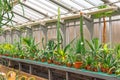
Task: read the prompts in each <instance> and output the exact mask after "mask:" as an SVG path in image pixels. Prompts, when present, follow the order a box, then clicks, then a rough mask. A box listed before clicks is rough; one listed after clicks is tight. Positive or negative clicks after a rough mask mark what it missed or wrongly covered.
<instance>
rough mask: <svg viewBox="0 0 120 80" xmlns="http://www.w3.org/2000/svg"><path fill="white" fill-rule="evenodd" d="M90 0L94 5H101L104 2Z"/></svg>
mask: <svg viewBox="0 0 120 80" xmlns="http://www.w3.org/2000/svg"><path fill="white" fill-rule="evenodd" d="M88 1H90V2H91V3H93V4H94V5H96V6H98V5H102V4H104V2H102V1H101V0H97V1H96V0H88Z"/></svg>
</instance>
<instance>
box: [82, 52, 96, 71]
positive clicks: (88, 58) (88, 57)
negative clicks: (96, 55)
mask: <svg viewBox="0 0 120 80" xmlns="http://www.w3.org/2000/svg"><path fill="white" fill-rule="evenodd" d="M83 60H84V66H85V69H86V70H91V68H92V67H91V65H92V63H93V62H94V59H93V57H92V55H91V54H87V55H86V56H85V57H84V59H83Z"/></svg>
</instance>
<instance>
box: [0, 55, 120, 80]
mask: <svg viewBox="0 0 120 80" xmlns="http://www.w3.org/2000/svg"><path fill="white" fill-rule="evenodd" d="M1 58H3V59H7V60H11V61H16V62H18V63H26V64H29V65H36V66H41V67H46V68H48V69H56V70H61V71H65V72H67V73H75V74H80V75H85V76H90V77H94V78H99V79H105V80H120V78H119V77H116V76H115V75H114V74H112V75H108V74H106V73H102V72H92V71H88V70H85V69H75V68H69V67H66V66H58V65H54V64H48V63H47V62H45V63H43V62H38V61H32V60H26V59H19V58H11V57H6V56H2V57H1Z"/></svg>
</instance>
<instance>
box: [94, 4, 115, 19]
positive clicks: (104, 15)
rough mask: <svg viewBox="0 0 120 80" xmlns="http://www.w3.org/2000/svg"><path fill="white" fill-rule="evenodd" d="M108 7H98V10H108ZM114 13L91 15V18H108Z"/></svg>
mask: <svg viewBox="0 0 120 80" xmlns="http://www.w3.org/2000/svg"><path fill="white" fill-rule="evenodd" d="M108 7H109V6H108V5H101V6H99V7H98V9H104V8H108ZM113 12H114V11H107V12H102V13H97V14H94V15H92V16H93V18H101V17H109V16H111V15H112V14H113Z"/></svg>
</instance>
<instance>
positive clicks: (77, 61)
mask: <svg viewBox="0 0 120 80" xmlns="http://www.w3.org/2000/svg"><path fill="white" fill-rule="evenodd" d="M74 59H75V61H74V63H73V65H74V67H75V68H76V69H79V68H80V67H81V66H82V64H83V62H82V55H81V54H79V53H77V54H75V56H74Z"/></svg>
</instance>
